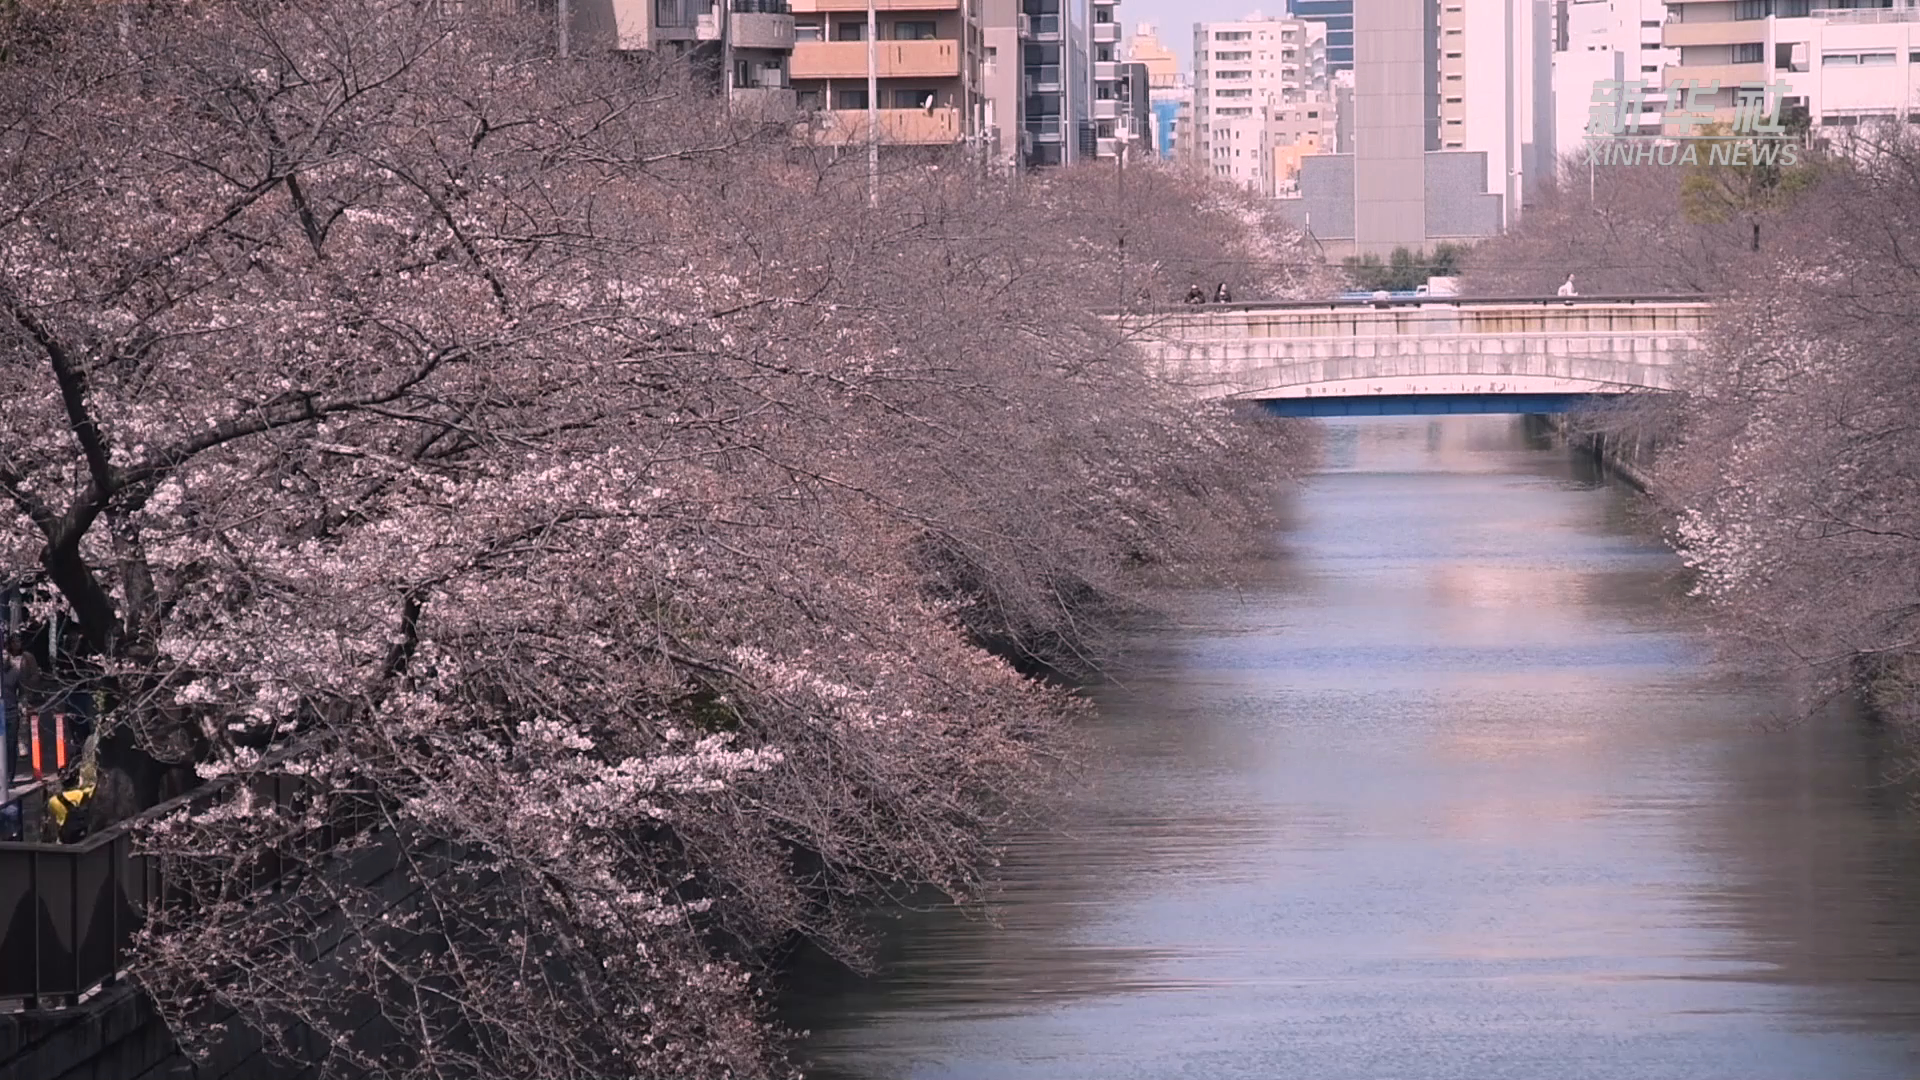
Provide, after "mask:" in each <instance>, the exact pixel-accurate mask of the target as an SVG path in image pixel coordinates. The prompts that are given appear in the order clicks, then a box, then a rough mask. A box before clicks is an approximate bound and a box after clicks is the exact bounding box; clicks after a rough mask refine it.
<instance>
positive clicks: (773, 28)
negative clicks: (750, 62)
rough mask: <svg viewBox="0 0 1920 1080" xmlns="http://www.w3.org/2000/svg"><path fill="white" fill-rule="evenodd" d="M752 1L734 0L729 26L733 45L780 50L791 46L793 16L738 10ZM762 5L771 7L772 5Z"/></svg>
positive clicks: (752, 0)
mask: <svg viewBox="0 0 1920 1080" xmlns="http://www.w3.org/2000/svg"><path fill="white" fill-rule="evenodd" d="M754 2H755V0H734V4H735V6H734V9H733V22H732V26H731V31H732V35H733V47H734V48H736V49H774V50H777V51H780V52H785V51H786V50H788V49H791V48H793V16H791V15H787V14H776V13H773V12H767V11H742V10H740V8H741V6H744V5H748V4H753V3H754ZM762 6H768V7H771V6H772V5H771V4H765V5H762ZM782 6H784V5H782Z"/></svg>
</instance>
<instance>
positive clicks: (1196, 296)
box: [1187, 281, 1207, 304]
mask: <svg viewBox="0 0 1920 1080" xmlns="http://www.w3.org/2000/svg"><path fill="white" fill-rule="evenodd" d="M1206 302H1207V290H1205V289H1203V288H1201V287H1200V283H1199V282H1197V281H1196V282H1194V283H1193V284H1191V285H1189V286H1187V303H1189V304H1204V303H1206Z"/></svg>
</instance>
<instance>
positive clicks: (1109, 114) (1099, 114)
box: [1093, 98, 1122, 120]
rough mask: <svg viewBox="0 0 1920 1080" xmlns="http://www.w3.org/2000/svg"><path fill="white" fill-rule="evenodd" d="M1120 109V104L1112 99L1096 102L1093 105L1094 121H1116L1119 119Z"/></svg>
mask: <svg viewBox="0 0 1920 1080" xmlns="http://www.w3.org/2000/svg"><path fill="white" fill-rule="evenodd" d="M1121 107H1122V103H1121V102H1119V101H1115V100H1113V99H1112V98H1107V99H1104V100H1097V101H1095V102H1094V103H1093V118H1094V119H1095V120H1118V119H1120V113H1121Z"/></svg>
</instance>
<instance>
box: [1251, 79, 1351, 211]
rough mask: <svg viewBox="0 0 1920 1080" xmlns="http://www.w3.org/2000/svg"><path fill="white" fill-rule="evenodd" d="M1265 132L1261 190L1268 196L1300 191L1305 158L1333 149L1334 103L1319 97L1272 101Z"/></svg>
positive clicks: (1272, 196)
mask: <svg viewBox="0 0 1920 1080" xmlns="http://www.w3.org/2000/svg"><path fill="white" fill-rule="evenodd" d="M1263 134H1264V141H1263V147H1262V150H1263V155H1264V159H1265V160H1264V161H1263V163H1262V166H1263V169H1264V172H1263V174H1262V175H1261V177H1260V185H1261V186H1260V189H1259V190H1260V193H1261V194H1263V195H1266V196H1268V197H1269V198H1276V197H1284V196H1289V195H1295V194H1298V193H1299V177H1300V166H1301V162H1302V161H1303V159H1305V158H1309V157H1312V156H1314V155H1316V154H1330V153H1333V146H1334V138H1335V118H1334V107H1333V103H1332V101H1330V100H1328V99H1325V98H1319V99H1313V100H1308V101H1295V102H1285V103H1281V104H1275V105H1269V106H1268V107H1267V112H1266V123H1265V125H1264V132H1263Z"/></svg>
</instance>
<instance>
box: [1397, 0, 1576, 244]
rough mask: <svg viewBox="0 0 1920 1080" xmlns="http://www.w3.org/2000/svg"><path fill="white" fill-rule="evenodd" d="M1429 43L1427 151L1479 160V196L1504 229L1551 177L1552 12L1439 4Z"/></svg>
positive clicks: (1526, 0) (1524, 5)
mask: <svg viewBox="0 0 1920 1080" xmlns="http://www.w3.org/2000/svg"><path fill="white" fill-rule="evenodd" d="M1435 6H1436V7H1437V8H1438V13H1437V18H1436V22H1437V24H1438V25H1437V26H1436V27H1435V32H1434V33H1433V34H1432V35H1431V40H1432V42H1433V44H1432V48H1433V49H1434V51H1435V53H1436V67H1437V70H1438V72H1439V78H1438V80H1437V85H1436V89H1435V93H1436V95H1437V97H1438V107H1439V117H1440V121H1439V123H1438V124H1437V125H1436V126H1435V127H1434V128H1433V129H1431V133H1432V138H1430V141H1429V143H1428V148H1429V149H1433V150H1466V151H1478V152H1480V153H1484V154H1486V155H1487V190H1489V191H1493V192H1497V193H1499V194H1500V195H1502V196H1503V199H1502V203H1501V206H1502V210H1503V213H1504V214H1505V218H1506V220H1507V221H1508V222H1511V221H1513V220H1515V219H1516V218H1517V217H1518V216H1519V215H1520V213H1521V212H1522V210H1523V209H1524V207H1525V204H1526V201H1527V200H1528V199H1529V198H1531V197H1532V196H1533V193H1534V192H1535V191H1537V190H1539V188H1540V185H1541V184H1542V182H1543V181H1545V180H1547V179H1550V178H1551V177H1552V176H1553V173H1554V170H1555V167H1556V164H1557V160H1558V148H1557V147H1556V146H1555V145H1554V118H1553V44H1554V42H1553V9H1552V7H1551V6H1550V5H1549V0H1473V2H1471V3H1467V2H1461V0H1440V2H1439V3H1437V4H1436V5H1435Z"/></svg>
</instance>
